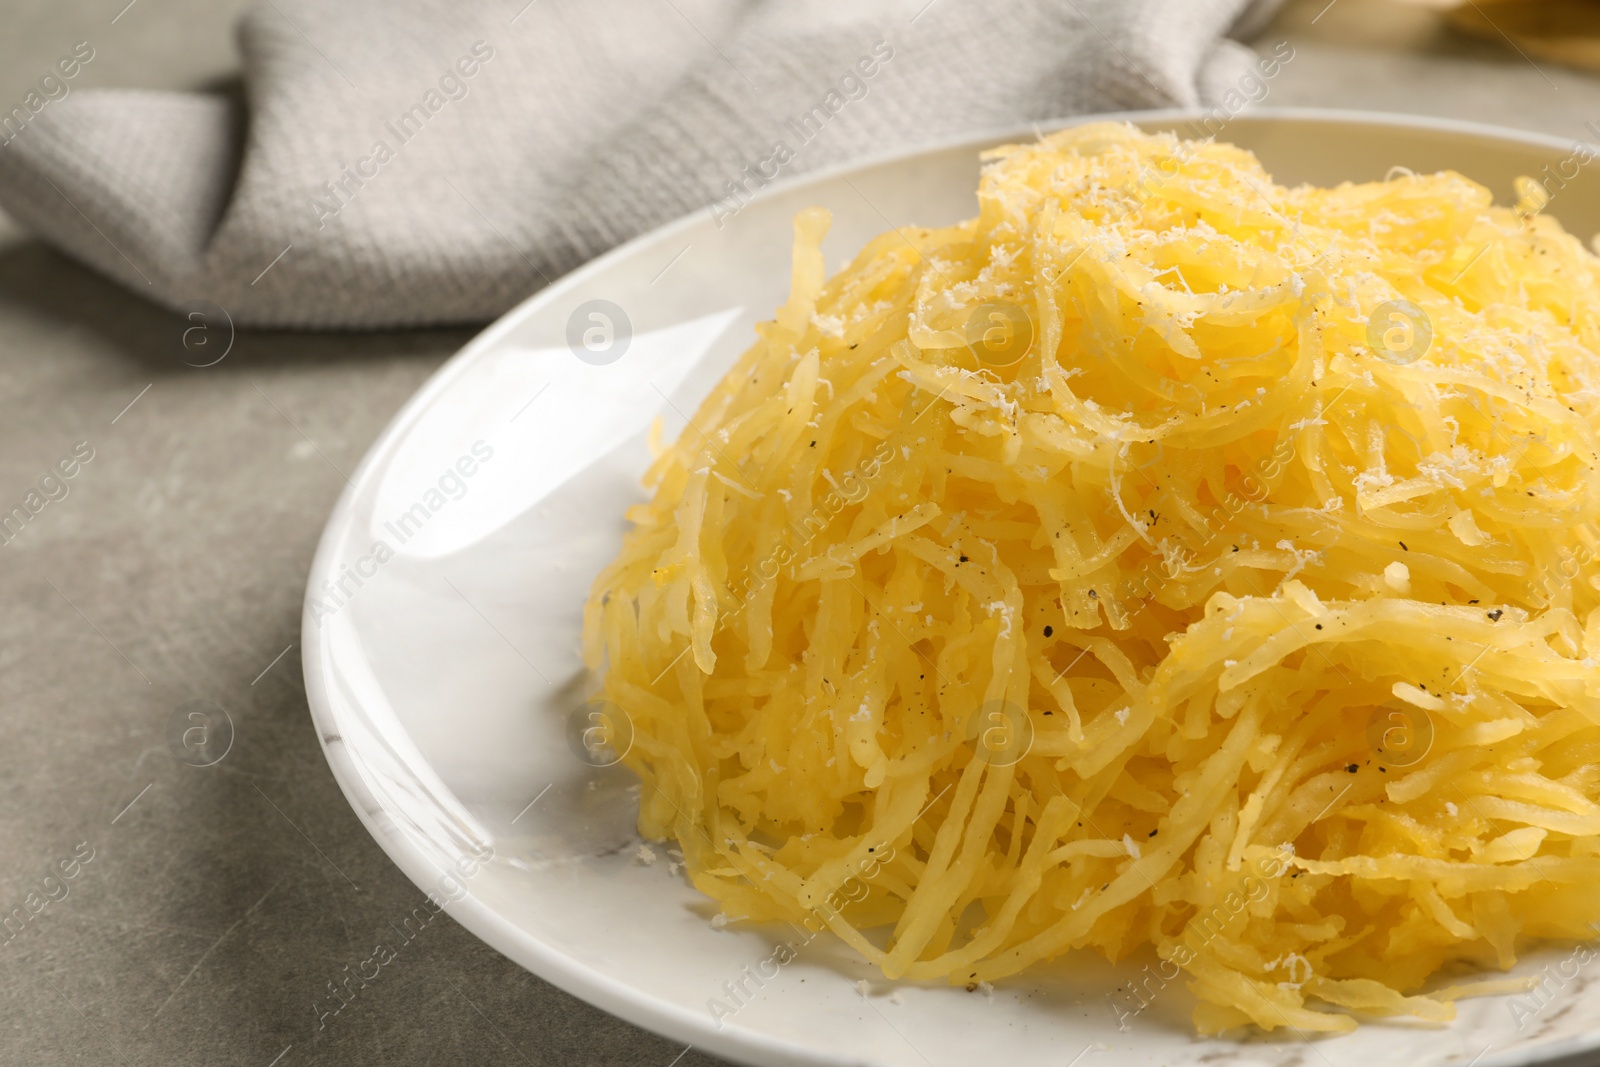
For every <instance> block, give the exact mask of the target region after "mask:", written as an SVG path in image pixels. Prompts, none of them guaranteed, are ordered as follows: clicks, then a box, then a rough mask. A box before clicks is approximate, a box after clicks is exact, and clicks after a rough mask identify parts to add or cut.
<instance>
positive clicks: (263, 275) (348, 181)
mask: <svg viewBox="0 0 1600 1067" xmlns="http://www.w3.org/2000/svg"><path fill="white" fill-rule="evenodd" d="M524 2H525V0H494V2H484V0H409V2H406V3H388V2H385V0H338V2H332V0H266V2H265V3H262V4H260V5H259V6H257V7H255V8H254V9H252V10H251V11H250V12H249V13H248V15H247V16H246V17H245V19H244V20H243V23H242V25H241V28H240V44H241V48H242V51H243V55H244V79H245V94H244V95H245V99H246V100H247V102H248V103H247V106H246V107H245V108H244V109H243V111H241V109H240V108H239V106H238V105H237V104H236V103H235V102H234V101H233V100H232V99H231V98H229V97H227V96H224V95H217V94H200V93H193V94H189V93H150V92H104V91H101V92H90V91H81V92H76V93H73V92H70V91H68V90H69V89H70V83H69V82H65V81H62V80H61V79H56V82H55V84H57V85H59V86H63V88H61V89H60V90H59V91H58V92H55V93H48V94H47V95H46V96H39V95H37V94H31V93H30V94H29V98H28V100H27V101H25V102H23V103H21V104H20V105H19V106H18V107H16V108H13V109H12V110H11V111H10V113H9V114H0V140H3V141H4V144H3V146H0V206H3V207H4V208H5V210H6V211H7V212H9V213H10V214H11V215H12V216H13V217H14V218H15V219H16V220H17V221H18V222H19V223H21V224H22V225H23V226H24V227H27V228H28V229H30V230H32V231H33V232H34V233H36V234H37V235H39V236H40V237H42V238H43V239H45V240H46V241H48V242H50V243H51V244H53V245H55V246H57V247H59V248H61V249H63V250H65V251H66V252H67V253H69V254H71V255H72V256H74V257H76V258H78V259H80V260H82V261H83V262H85V263H87V264H89V265H90V266H92V267H94V268H95V269H97V270H99V271H101V272H103V273H104V274H107V275H109V276H110V277H112V278H114V279H116V280H117V281H119V282H121V283H123V284H124V285H126V286H128V287H129V288H131V289H133V290H134V291H136V292H139V293H143V294H145V295H147V296H148V297H149V298H150V299H152V300H156V301H158V302H160V303H163V304H167V305H169V306H173V307H179V306H182V305H184V304H185V303H186V302H189V301H195V300H208V301H212V302H214V303H216V304H218V305H220V306H222V307H223V308H225V309H227V311H228V312H229V314H230V315H231V316H232V318H233V320H234V321H235V322H237V323H240V324H247V325H257V326H285V327H381V326H398V325H421V324H429V323H446V322H470V321H476V320H482V319H487V318H491V317H493V316H495V315H497V314H499V313H500V312H502V311H504V310H505V309H506V308H508V307H510V306H511V305H512V304H513V303H515V302H516V301H517V300H518V299H520V298H521V297H523V296H526V295H527V294H528V293H529V292H531V291H533V290H534V289H536V288H538V287H539V286H541V285H543V284H544V283H545V282H546V281H548V280H549V279H553V278H555V277H557V276H558V275H560V274H562V273H564V272H565V271H567V270H570V269H571V268H572V267H574V266H576V265H577V264H579V263H581V262H583V261H584V260H586V259H588V258H590V257H592V256H594V255H596V254H597V253H600V252H602V251H604V250H605V249H607V248H609V247H611V246H613V245H615V244H617V243H618V242H620V241H623V240H626V239H627V238H629V237H632V236H634V235H635V234H638V233H640V232H642V231H644V230H647V229H649V228H650V227H653V226H656V225H658V224H660V223H663V222H666V221H668V220H670V219H672V218H675V217H677V216H680V215H683V214H686V213H688V212H692V211H705V212H708V213H710V214H711V215H713V216H720V215H722V214H725V213H730V212H732V211H733V210H735V209H736V208H737V206H738V205H739V204H740V203H741V202H742V201H743V200H744V199H747V198H748V196H750V195H751V194H753V193H754V192H755V191H756V190H758V189H759V188H760V187H761V186H762V185H763V184H765V183H767V182H770V181H773V180H781V179H783V178H787V177H791V176H793V175H796V174H800V173H803V172H805V171H807V170H812V169H815V168H819V167H823V166H827V165H830V164H835V163H839V162H842V161H845V160H848V159H851V158H854V157H858V156H861V155H865V154H876V153H882V152H885V151H888V150H890V149H894V148H897V147H906V146H911V145H914V144H917V143H921V142H926V141H930V140H936V139H940V138H948V137H952V136H954V135H957V134H961V133H966V132H971V131H977V130H982V129H986V128H993V127H998V126H1005V125H1012V124H1018V123H1023V122H1027V121H1030V120H1047V119H1052V118H1058V117H1062V116H1066V115H1073V114H1082V113H1087V112H1095V111H1111V110H1124V109H1134V108H1148V107H1163V106H1174V105H1176V106H1196V105H1199V106H1207V107H1211V106H1217V105H1219V104H1220V103H1221V102H1222V101H1223V99H1224V98H1225V97H1227V96H1228V95H1229V94H1230V92H1232V93H1233V94H1234V96H1235V97H1237V89H1238V86H1239V85H1240V83H1241V81H1242V80H1245V79H1248V78H1249V77H1250V76H1251V73H1250V72H1251V71H1252V70H1253V69H1254V65H1255V57H1254V56H1253V54H1252V53H1251V52H1250V51H1249V50H1248V49H1247V48H1245V47H1244V46H1243V45H1241V44H1238V43H1236V41H1235V40H1231V39H1229V35H1230V34H1232V35H1233V37H1240V36H1244V35H1246V34H1247V33H1248V32H1250V30H1251V29H1252V24H1253V26H1254V27H1255V28H1258V27H1259V25H1260V23H1261V21H1262V20H1263V18H1264V17H1265V15H1267V14H1269V13H1270V11H1269V8H1270V7H1271V6H1273V5H1272V4H1271V3H1270V0H1060V2H1053V0H983V2H981V3H980V2H976V0H932V2H931V3H930V2H929V0H905V2H903V3H889V2H880V0H850V2H849V3H840V2H839V0H804V2H800V0H785V2H779V0H770V2H748V0H747V2H737V0H531V2H527V3H526V6H524ZM87 52H88V53H91V56H90V59H89V60H87V61H88V62H92V52H93V43H92V42H89V43H88V44H87ZM84 54H85V53H84V50H83V49H80V50H79V51H78V52H76V53H74V55H75V56H77V57H78V58H79V59H82V56H83V55H84ZM67 69H68V65H67V64H66V63H65V62H64V63H63V65H62V67H61V71H60V73H61V76H62V78H65V77H67V75H66V71H67ZM72 69H73V73H74V74H76V73H77V70H78V69H81V68H80V67H77V66H74V67H73V68H72Z"/></svg>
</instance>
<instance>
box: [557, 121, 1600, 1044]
mask: <svg viewBox="0 0 1600 1067" xmlns="http://www.w3.org/2000/svg"><path fill="white" fill-rule="evenodd" d="M986 159H987V160H988V163H987V166H986V168H985V170H984V173H983V177H982V181H981V186H980V190H979V204H980V212H979V214H978V216H977V217H976V218H974V219H971V220H969V221H967V222H963V223H960V224H958V225H955V226H951V227H948V228H945V229H934V230H896V231H894V232H890V233H887V234H884V235H883V236H881V237H878V238H877V239H875V240H873V241H872V242H871V243H869V244H868V245H867V247H866V248H865V249H863V250H862V251H861V253H860V254H859V255H858V256H857V257H856V258H855V260H854V261H853V262H852V263H851V264H850V265H849V266H848V267H846V268H845V269H844V270H843V271H841V272H840V273H839V274H837V275H835V276H834V277H832V278H827V277H826V275H825V270H824V267H823V260H822V252H821V243H822V239H823V236H824V234H825V233H826V230H827V225H828V217H827V214H826V213H825V212H823V211H821V210H820V209H810V210H808V211H806V212H804V213H802V214H801V215H800V216H799V218H798V219H797V220H796V224H795V233H796V244H795V252H794V280H793V287H792V291H791V294H790V296H789V299H788V302H787V303H786V304H785V305H784V306H783V308H782V309H780V310H779V312H778V314H777V318H776V320H775V321H772V322H766V323H763V324H762V325H761V326H760V327H759V331H758V332H759V334H760V338H759V340H758V341H757V343H756V344H755V345H754V346H753V347H751V348H750V349H749V351H748V352H746V353H745V354H744V356H743V358H742V359H741V360H740V361H739V363H738V365H737V367H736V368H735V369H734V370H733V371H732V372H731V373H730V374H728V375H727V377H726V378H725V379H724V380H723V381H722V382H721V384H720V385H719V386H718V387H717V388H716V390H715V391H714V392H713V393H712V395H711V396H710V397H709V398H708V399H707V400H706V401H705V402H704V404H703V406H702V407H701V408H700V409H699V411H698V413H697V414H696V415H695V416H694V419H693V420H692V425H691V426H690V427H689V428H688V429H687V430H685V432H684V433H683V434H682V435H681V437H680V438H679V439H678V441H677V443H676V444H673V445H671V446H669V447H666V448H665V449H664V450H663V451H662V452H661V454H660V455H659V456H658V457H657V459H656V462H655V463H654V465H653V467H652V468H651V470H650V472H649V475H648V478H647V485H648V486H649V487H650V489H651V491H652V496H651V499H650V500H649V502H648V503H644V504H641V505H638V506H636V507H634V508H633V509H631V510H630V512H629V514H628V518H629V519H630V520H631V522H632V523H633V527H634V528H633V529H632V531H631V532H630V533H629V535H628V536H627V538H626V541H625V545H624V547H623V549H622V552H621V554H620V556H619V557H618V558H617V560H616V561H615V562H614V563H613V564H612V565H611V566H610V567H609V568H608V569H606V571H605V572H604V573H603V574H601V575H600V577H599V578H598V580H597V581H596V583H595V586H594V592H593V596H592V598H591V600H590V602H589V604H588V607H587V611H586V617H585V642H586V655H587V657H588V661H589V663H590V665H591V666H592V667H594V668H596V669H602V668H603V669H604V671H605V674H604V690H603V696H604V698H605V699H606V700H608V701H610V702H612V703H613V704H614V705H615V706H616V707H618V708H620V709H622V712H623V713H624V714H625V715H626V716H627V717H628V719H629V720H630V721H631V724H632V730H633V738H634V740H633V743H632V746H631V748H630V749H629V751H628V753H627V756H626V762H627V765H628V766H629V767H630V768H632V770H633V771H635V772H636V773H637V774H638V775H639V776H640V778H641V779H642V780H643V783H644V788H643V792H642V795H641V807H640V814H639V826H640V830H641V832H642V833H644V834H645V835H647V836H649V837H651V838H654V839H664V838H674V839H676V840H677V842H678V843H679V844H680V846H681V847H682V849H683V851H684V854H685V856H686V860H687V868H688V870H689V872H690V874H691V876H692V878H693V880H694V884H695V885H696V886H697V887H699V889H701V890H702V891H703V892H705V893H706V894H708V895H710V896H711V897H713V898H715V899H716V900H717V901H719V902H720V903H721V905H722V908H723V910H724V912H725V914H726V915H727V916H728V917H730V918H732V919H737V920H750V921H769V920H787V921H789V922H797V921H800V920H802V919H804V918H806V917H808V916H813V915H819V916H820V917H821V919H822V921H823V922H824V923H826V925H828V926H830V927H831V928H832V929H833V930H834V931H835V932H837V933H838V934H839V935H840V936H842V937H844V938H845V940H846V941H848V942H849V943H850V944H851V945H852V946H854V948H855V949H856V950H857V951H859V952H860V953H861V954H862V955H863V956H865V957H867V958H869V959H871V960H872V961H873V962H874V963H875V964H877V965H878V966H879V967H881V968H882V970H883V972H884V973H885V974H886V975H887V976H889V977H891V978H900V977H903V978H910V979H947V980H949V981H950V982H953V983H961V984H967V983H971V982H979V981H992V980H996V979H1000V978H1003V977H1005V976H1007V975H1013V974H1016V973H1018V972H1019V971H1022V970H1024V969H1025V968H1028V967H1031V966H1034V965H1037V964H1039V963H1041V962H1042V961H1047V960H1051V959H1055V958H1058V957H1062V956H1065V955H1067V954H1069V953H1070V952H1072V951H1073V950H1083V949H1088V950H1092V951H1095V952H1098V953H1101V954H1103V955H1104V956H1106V957H1107V958H1109V959H1111V960H1113V961H1115V960H1118V959H1121V958H1123V957H1125V956H1127V955H1128V954H1129V953H1131V952H1134V951H1136V950H1139V949H1141V948H1146V947H1153V949H1154V950H1155V951H1156V952H1157V953H1159V955H1160V956H1161V957H1162V958H1163V959H1164V960H1165V961H1168V963H1170V964H1172V965H1175V966H1177V967H1180V968H1181V969H1182V970H1183V971H1184V972H1185V974H1186V976H1187V981H1188V982H1189V984H1190V987H1191V988H1192V989H1193V990H1194V992H1195V994H1196V995H1197V997H1198V998H1199V1008H1198V1010H1197V1011H1196V1015H1195V1021H1196V1024H1197V1026H1198V1027H1199V1028H1200V1029H1201V1030H1202V1031H1217V1030H1221V1029H1224V1028H1228V1027H1233V1026H1238V1025H1241V1024H1250V1023H1253V1024H1255V1025H1257V1026H1260V1027H1263V1028H1266V1029H1269V1030H1270V1029H1273V1028H1276V1027H1281V1026H1295V1027H1298V1028H1300V1029H1302V1030H1306V1031H1313V1030H1316V1031H1342V1030H1347V1029H1350V1028H1352V1027H1354V1025H1355V1021H1354V1020H1355V1016H1356V1015H1364V1016H1370V1015H1385V1014H1408V1015H1414V1016H1419V1017H1421V1018H1424V1019H1428V1020H1445V1019H1448V1018H1451V1017H1452V1016H1453V1013H1454V1007H1453V1000H1454V999H1455V998H1456V997H1457V996H1461V995H1469V994H1472V993H1474V992H1484V991H1488V992H1504V991H1505V988H1504V983H1503V982H1501V983H1497V982H1478V983H1476V984H1473V983H1467V984H1460V985H1453V986H1446V985H1445V984H1444V979H1442V978H1436V977H1435V976H1436V974H1437V972H1439V971H1440V969H1441V968H1442V967H1444V966H1445V965H1446V964H1449V963H1455V962H1463V963H1465V964H1467V965H1470V966H1479V967H1491V968H1494V967H1500V968H1503V967H1506V966H1509V965H1510V964H1511V963H1512V962H1513V961H1514V959H1515V951H1516V949H1517V947H1518V946H1519V945H1523V944H1526V943H1527V941H1528V940H1529V939H1534V938H1590V937H1593V936H1594V926H1593V924H1594V923H1595V922H1596V921H1597V920H1600V673H1597V671H1596V669H1595V667H1596V661H1595V659H1594V657H1595V656H1596V654H1597V652H1600V613H1597V609H1600V580H1597V579H1600V566H1597V564H1596V563H1595V555H1596V550H1597V549H1600V541H1597V539H1596V536H1595V533H1594V530H1593V528H1592V526H1591V525H1590V524H1591V523H1592V521H1593V519H1594V518H1595V515H1596V511H1597V509H1600V496H1597V493H1596V489H1597V477H1600V464H1597V453H1596V447H1597V444H1596V437H1595V431H1594V429H1593V427H1594V426H1595V425H1596V415H1597V411H1600V394H1597V391H1596V389H1597V385H1600V357H1597V355H1596V353H1597V352H1600V317H1597V316H1600V262H1597V260H1596V259H1595V257H1594V256H1592V255H1590V254H1589V253H1588V252H1587V251H1586V250H1585V249H1584V248H1583V247H1582V246H1581V245H1580V244H1579V243H1578V242H1577V241H1576V240H1575V239H1574V238H1572V237H1570V236H1568V235H1567V234H1565V233H1564V232H1563V231H1562V230H1561V228H1560V227H1559V225H1558V224H1557V223H1556V222H1555V221H1553V220H1552V219H1549V218H1545V217H1541V216H1530V215H1527V214H1517V213H1515V212H1514V211H1512V210H1509V209H1504V208H1499V207H1495V206H1493V204H1492V198H1491V196H1490V194H1489V192H1488V191H1487V190H1485V189H1484V188H1483V187H1481V186H1479V185H1477V184H1475V183H1473V182H1472V181H1469V180H1468V179H1466V178H1464V177H1462V176H1461V175H1459V174H1455V173H1441V174H1435V175H1428V176H1417V175H1400V176H1397V177H1393V178H1392V179H1391V180H1388V181H1384V182H1379V183H1370V184H1364V185H1349V184H1347V185H1342V186H1340V187H1338V188H1334V189H1321V188H1311V187H1302V188H1296V189H1288V188H1283V187H1280V186H1278V185H1276V184H1274V183H1273V181H1272V178H1271V176H1270V175H1269V174H1267V173H1266V172H1265V171H1264V170H1263V169H1262V167H1261V165H1260V164H1259V163H1258V162H1257V160H1256V159H1255V158H1254V157H1253V156H1251V155H1250V154H1249V153H1246V152H1244V151H1242V150H1240V149H1237V148H1235V147H1232V146H1229V145H1225V144H1216V143H1200V142H1181V141H1179V140H1177V139H1175V138H1174V137H1172V136H1170V135H1147V134H1143V133H1140V132H1138V131H1137V130H1135V129H1133V128H1132V127H1128V126H1123V125H1113V124H1097V125H1088V126H1081V127H1077V128H1074V129H1070V130H1067V131H1064V132H1062V133H1058V134H1055V135H1053V136H1050V137H1047V138H1045V139H1043V140H1042V141H1040V142H1038V143H1036V144H1029V145H1020V146H1009V147H1006V148H1001V149H998V150H996V151H994V152H992V153H989V155H988V156H987V157H986ZM862 886H865V889H864V890H861V887H862ZM858 890H861V891H858ZM1068 965H1070V959H1069V961H1068ZM1430 988H1431V989H1433V990H1434V991H1433V992H1432V993H1431V994H1430V993H1429V992H1428V991H1427V990H1429V989H1430Z"/></svg>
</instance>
